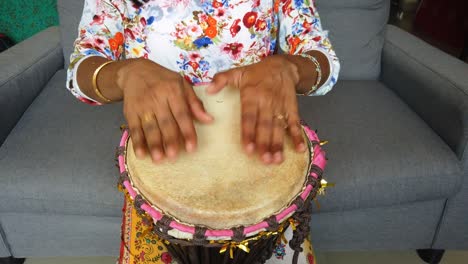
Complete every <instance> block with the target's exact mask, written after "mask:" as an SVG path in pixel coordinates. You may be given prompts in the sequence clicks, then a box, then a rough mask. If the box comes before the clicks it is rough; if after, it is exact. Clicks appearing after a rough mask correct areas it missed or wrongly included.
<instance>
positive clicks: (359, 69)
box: [316, 0, 390, 80]
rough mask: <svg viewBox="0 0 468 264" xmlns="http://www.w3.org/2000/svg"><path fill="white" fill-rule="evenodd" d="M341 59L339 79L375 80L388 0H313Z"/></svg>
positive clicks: (386, 16)
mask: <svg viewBox="0 0 468 264" xmlns="http://www.w3.org/2000/svg"><path fill="white" fill-rule="evenodd" d="M316 4H317V9H318V11H319V13H320V17H321V19H322V25H323V28H324V29H327V30H329V34H330V39H331V42H332V44H333V46H334V48H335V51H336V53H337V55H338V58H339V59H340V62H341V72H340V78H339V79H340V80H377V79H378V77H379V74H380V57H381V52H382V46H383V42H384V35H385V26H386V24H387V21H388V15H389V10H390V1H389V0H346V1H343V0H316Z"/></svg>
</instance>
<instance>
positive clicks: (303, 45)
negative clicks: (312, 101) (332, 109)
mask: <svg viewBox="0 0 468 264" xmlns="http://www.w3.org/2000/svg"><path fill="white" fill-rule="evenodd" d="M275 11H276V12H277V13H278V17H279V27H280V28H279V39H278V43H279V45H280V48H281V50H282V51H283V52H285V53H289V54H302V53H305V52H308V51H311V50H318V51H321V52H323V53H324V54H325V55H326V56H327V58H328V61H329V64H330V76H329V77H328V80H327V81H326V82H325V83H324V84H323V85H322V86H321V87H319V88H318V89H317V91H315V93H313V94H312V95H324V94H326V93H327V92H329V91H330V90H331V89H332V88H333V86H334V85H335V83H336V82H337V80H338V74H339V71H340V62H339V60H338V57H337V56H336V54H335V51H334V50H333V47H332V45H331V43H330V40H329V38H328V32H327V31H324V30H323V29H322V23H321V21H320V17H319V14H318V12H317V9H316V7H315V3H314V0H277V2H276V4H275Z"/></svg>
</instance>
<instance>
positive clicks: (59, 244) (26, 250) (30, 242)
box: [0, 204, 123, 257]
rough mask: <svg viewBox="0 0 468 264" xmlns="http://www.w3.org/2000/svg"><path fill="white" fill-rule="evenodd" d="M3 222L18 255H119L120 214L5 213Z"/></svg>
mask: <svg viewBox="0 0 468 264" xmlns="http://www.w3.org/2000/svg"><path fill="white" fill-rule="evenodd" d="M122 205H123V204H122ZM0 221H1V222H2V223H3V227H4V229H5V233H6V235H7V238H8V242H9V243H10V246H11V253H12V255H13V256H15V257H51V256H73V257H75V256H116V257H117V256H118V254H119V245H120V225H121V223H122V218H121V217H102V216H101V217H96V216H80V215H66V214H59V215H55V214H29V213H24V214H23V213H20V214H17V213H2V214H0Z"/></svg>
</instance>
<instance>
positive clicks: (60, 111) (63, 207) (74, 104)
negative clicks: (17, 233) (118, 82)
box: [0, 70, 123, 216]
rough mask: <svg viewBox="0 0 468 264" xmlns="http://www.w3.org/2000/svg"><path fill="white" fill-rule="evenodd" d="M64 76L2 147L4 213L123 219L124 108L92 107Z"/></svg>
mask: <svg viewBox="0 0 468 264" xmlns="http://www.w3.org/2000/svg"><path fill="white" fill-rule="evenodd" d="M64 85H65V71H64V70H61V71H59V72H58V73H57V74H56V75H55V76H54V77H53V79H52V80H51V81H50V83H49V84H48V85H47V86H46V87H45V88H44V90H43V91H42V93H41V94H40V95H39V96H38V98H37V99H36V100H35V101H34V102H33V103H32V104H31V106H30V107H29V109H28V110H27V111H26V113H25V114H24V115H23V117H22V119H21V121H20V122H19V123H18V124H17V125H16V127H15V128H14V129H13V131H12V132H11V134H10V135H9V137H8V138H7V140H6V141H5V142H4V144H3V146H2V147H1V148H0V167H1V168H2V174H1V176H0V179H1V182H2V192H1V193H0V212H1V213H6V212H17V213H22V212H28V213H43V214H74V215H90V216H118V215H120V208H121V205H122V201H123V199H122V194H121V193H119V192H118V191H117V187H116V186H117V185H116V184H117V178H118V170H117V168H116V166H115V164H116V163H115V161H114V152H115V151H114V150H115V148H116V147H117V145H118V143H119V138H120V130H119V126H120V125H121V124H123V119H122V114H121V112H122V111H121V105H111V106H105V107H92V106H89V105H86V104H83V103H80V102H78V101H77V100H76V99H75V98H74V97H73V96H72V95H71V94H70V93H69V92H68V91H67V90H66V89H65V88H64Z"/></svg>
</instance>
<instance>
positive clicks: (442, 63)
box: [381, 26, 468, 164]
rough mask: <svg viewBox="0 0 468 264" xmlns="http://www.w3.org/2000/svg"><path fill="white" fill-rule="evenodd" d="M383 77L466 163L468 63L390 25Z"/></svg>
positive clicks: (383, 61)
mask: <svg viewBox="0 0 468 264" xmlns="http://www.w3.org/2000/svg"><path fill="white" fill-rule="evenodd" d="M381 79H382V81H383V82H384V83H385V84H386V85H387V86H388V87H389V88H390V89H392V90H393V91H395V93H397V94H398V95H399V96H400V97H401V98H402V100H403V101H405V102H406V103H407V104H408V105H409V106H410V107H411V108H412V109H413V110H414V111H415V112H416V113H417V114H418V115H419V116H420V117H421V118H422V119H424V120H425V121H426V123H427V124H428V125H429V126H430V127H431V128H432V129H433V130H434V131H435V132H436V133H437V134H438V135H439V136H440V137H441V138H442V139H443V140H444V141H445V142H446V143H447V145H449V146H450V147H451V148H452V150H453V151H454V152H455V153H456V154H457V156H458V157H459V159H461V160H464V163H465V164H467V162H468V151H467V144H468V64H466V63H464V62H463V61H460V60H458V59H456V58H455V57H452V56H450V55H448V54H446V53H444V52H442V51H440V50H438V49H436V48H434V47H432V46H430V45H429V44H427V43H426V42H424V41H422V40H420V39H418V38H416V37H414V36H413V35H411V34H409V33H407V32H405V31H403V30H401V29H399V28H397V27H394V26H388V28H387V33H386V38H385V44H384V48H383V56H382V74H381ZM464 153H465V155H464Z"/></svg>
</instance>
